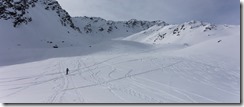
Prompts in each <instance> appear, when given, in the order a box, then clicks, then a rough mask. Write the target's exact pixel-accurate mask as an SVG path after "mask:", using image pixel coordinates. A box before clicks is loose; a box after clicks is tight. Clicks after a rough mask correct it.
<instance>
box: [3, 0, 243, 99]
mask: <svg viewBox="0 0 244 107" xmlns="http://www.w3.org/2000/svg"><path fill="white" fill-rule="evenodd" d="M2 4H3V5H2ZM0 50H1V51H0V56H1V57H0V73H1V75H0V102H2V103H240V26H234V25H214V24H210V23H206V22H201V21H190V22H186V23H183V24H179V25H171V24H167V23H165V22H163V21H138V20H130V21H117V22H116V21H107V20H104V19H102V18H96V17H75V18H71V17H70V16H69V14H68V13H67V12H66V11H65V10H63V9H62V8H61V6H60V5H59V4H58V2H56V1H55V0H1V1H0ZM67 68H69V74H68V75H65V74H66V69H67Z"/></svg>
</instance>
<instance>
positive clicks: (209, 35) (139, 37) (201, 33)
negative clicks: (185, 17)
mask: <svg viewBox="0 0 244 107" xmlns="http://www.w3.org/2000/svg"><path fill="white" fill-rule="evenodd" d="M228 35H236V36H239V35H240V26H234V25H214V24H210V23H206V22H201V21H190V22H186V23H183V24H179V25H168V26H153V27H151V28H149V29H147V30H145V31H141V32H139V33H136V34H133V35H131V36H129V37H126V38H124V40H129V41H137V42H143V43H149V44H170V43H173V44H182V45H185V46H190V45H194V44H198V43H201V42H204V41H206V40H210V39H214V38H218V37H223V36H228ZM220 42H221V41H220Z"/></svg>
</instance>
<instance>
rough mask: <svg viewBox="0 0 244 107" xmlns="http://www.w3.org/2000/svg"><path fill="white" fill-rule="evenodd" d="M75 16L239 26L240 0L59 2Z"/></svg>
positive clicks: (64, 0) (98, 0)
mask: <svg viewBox="0 0 244 107" xmlns="http://www.w3.org/2000/svg"><path fill="white" fill-rule="evenodd" d="M57 1H59V2H60V4H61V5H62V6H63V8H64V9H66V10H67V11H68V12H69V13H70V14H71V15H72V16H96V17H102V18H105V19H108V20H129V19H132V18H135V19H140V20H164V21H166V22H168V23H183V22H186V21H190V20H202V21H207V22H211V23H217V24H240V1H239V0H72V1H70V0H57Z"/></svg>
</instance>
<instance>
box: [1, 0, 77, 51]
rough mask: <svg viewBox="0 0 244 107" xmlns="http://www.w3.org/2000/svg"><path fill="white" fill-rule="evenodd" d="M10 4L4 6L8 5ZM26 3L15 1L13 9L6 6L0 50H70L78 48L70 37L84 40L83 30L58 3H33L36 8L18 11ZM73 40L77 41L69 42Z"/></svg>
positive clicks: (44, 0)
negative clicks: (60, 47)
mask: <svg viewBox="0 0 244 107" xmlns="http://www.w3.org/2000/svg"><path fill="white" fill-rule="evenodd" d="M7 1H8V0H3V1H2V2H1V3H3V4H7V3H8V2H7ZM23 1H24V0H21V1H19V2H17V1H11V2H9V3H10V6H6V5H3V6H5V7H3V8H4V9H3V10H4V11H3V13H2V14H1V17H0V19H1V20H0V23H1V26H0V32H1V34H2V35H1V36H0V47H16V46H17V47H18V46H19V47H38V48H44V47H45V48H52V47H53V46H54V45H59V46H65V47H67V46H70V45H71V44H77V43H75V39H74V37H72V38H71V37H70V36H75V35H76V36H80V34H79V29H78V28H77V27H75V26H74V25H73V23H72V21H71V19H70V18H71V17H70V16H69V14H68V13H67V12H66V11H65V10H63V9H62V8H61V7H60V5H59V4H58V3H57V2H56V1H53V0H34V1H33V0H29V1H28V2H31V3H32V4H27V6H28V8H20V10H18V8H17V7H16V6H18V5H22V2H23ZM32 1H33V2H32ZM17 4H18V5H17ZM16 8H17V9H16ZM21 12H22V13H21ZM25 19H26V20H27V21H26V20H25ZM9 29H11V31H10V30H9ZM69 39H74V40H72V43H71V41H67V40H69ZM50 42H51V43H50ZM77 42H78V41H77Z"/></svg>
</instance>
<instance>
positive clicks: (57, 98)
mask: <svg viewBox="0 0 244 107" xmlns="http://www.w3.org/2000/svg"><path fill="white" fill-rule="evenodd" d="M142 53H143V52H142ZM142 53H141V54H142ZM141 54H138V55H141ZM129 57H131V55H129V54H122V55H117V56H114V57H110V58H105V59H103V60H101V59H99V60H97V59H96V58H97V56H93V55H90V56H86V57H73V58H59V59H57V62H56V64H50V66H49V67H47V68H46V69H44V72H42V73H40V74H38V75H31V76H28V75H27V76H22V77H8V78H0V87H5V86H6V87H10V88H5V89H2V88H1V90H4V91H7V92H8V93H9V94H6V95H4V96H1V97H0V98H1V99H5V98H8V97H11V96H14V95H15V94H17V93H21V92H22V91H24V90H26V89H28V88H31V87H35V86H38V85H42V84H45V83H52V84H55V85H52V87H50V88H52V90H53V93H52V94H51V95H49V97H48V98H46V99H47V100H46V101H44V102H45V103H65V102H73V103H75V102H76V103H86V96H83V93H84V92H82V91H81V89H89V88H92V87H103V89H105V90H107V91H108V92H110V93H111V94H112V95H113V96H114V97H115V98H117V99H119V100H120V101H121V102H129V100H128V99H127V98H128V97H131V98H134V99H137V100H136V101H138V102H147V103H171V102H175V103H189V102H191V103H198V102H200V101H198V100H197V99H195V98H201V99H204V100H205V101H209V102H215V103H216V102H219V101H215V100H214V99H211V98H207V97H205V96H202V95H200V94H198V93H194V92H190V91H187V90H183V89H180V88H177V87H174V86H171V84H172V83H169V84H165V83H159V82H156V81H154V80H151V79H149V78H146V77H144V75H146V74H153V73H155V72H172V73H175V74H177V75H178V76H179V77H180V78H184V79H185V80H187V81H193V80H194V81H198V82H199V83H200V84H203V85H206V86H210V87H212V88H215V89H217V90H219V91H221V92H222V93H228V94H230V95H233V96H238V93H233V92H230V91H228V90H225V89H221V88H219V87H218V86H216V85H215V83H213V82H212V81H209V79H210V78H209V77H208V76H205V75H207V74H211V73H212V72H218V71H216V69H217V70H219V71H227V70H226V69H224V68H221V67H218V66H213V65H210V64H206V63H202V62H198V61H194V60H189V59H185V58H182V57H167V56H161V57H157V58H154V57H148V56H138V57H134V59H130V58H129ZM124 58H125V59H126V60H123V61H120V60H121V59H124ZM85 59H87V60H86V61H90V62H89V63H87V62H86V61H84V60H85ZM114 61H115V62H114ZM139 62H140V63H147V66H149V67H150V66H151V68H152V69H149V70H144V71H135V69H134V67H133V65H130V66H126V68H124V67H122V66H120V65H121V64H122V65H123V64H127V63H138V64H139ZM164 63H165V64H164ZM67 66H71V70H70V73H69V75H65V72H64V71H65V69H66V67H67ZM196 66H197V68H196ZM107 68H109V69H110V70H109V71H107V70H106V69H107ZM188 68H192V69H195V70H197V71H196V72H189V71H186V70H187V69H188ZM184 69H186V70H184ZM213 70H215V71H213ZM202 71H206V72H207V73H203V72H202ZM227 74H228V73H225V74H224V76H228V75H227ZM118 75H119V76H118ZM189 75H191V77H190V78H189ZM233 75H236V74H233ZM74 78H80V79H81V80H80V81H81V82H82V81H87V82H89V84H86V85H79V84H77V80H74ZM220 78H221V77H220ZM229 79H232V80H236V79H237V77H235V76H233V77H231V78H229ZM21 81H23V82H21ZM19 82H20V83H19ZM120 82H123V84H125V83H126V84H127V85H129V86H130V87H126V86H119V84H120ZM145 83H146V84H145ZM152 85H153V86H152ZM155 86H156V87H155ZM162 87H165V88H167V89H170V90H171V91H168V90H164V89H163V88H162ZM70 97H73V99H72V98H71V99H70ZM1 99H0V100H1Z"/></svg>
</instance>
